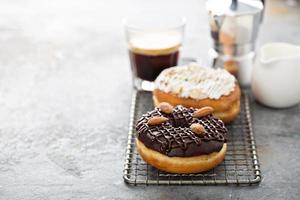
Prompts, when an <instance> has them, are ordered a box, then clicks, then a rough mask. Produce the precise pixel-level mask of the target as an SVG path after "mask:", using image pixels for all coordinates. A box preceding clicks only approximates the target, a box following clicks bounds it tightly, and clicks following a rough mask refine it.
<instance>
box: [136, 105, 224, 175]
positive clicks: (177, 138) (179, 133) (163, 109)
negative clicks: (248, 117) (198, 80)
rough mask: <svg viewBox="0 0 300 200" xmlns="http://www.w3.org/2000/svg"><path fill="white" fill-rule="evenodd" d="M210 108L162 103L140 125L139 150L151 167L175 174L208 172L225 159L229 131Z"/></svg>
mask: <svg viewBox="0 0 300 200" xmlns="http://www.w3.org/2000/svg"><path fill="white" fill-rule="evenodd" d="M212 112H213V109H212V108H211V107H204V108H201V109H198V110H197V109H194V108H185V107H183V106H176V107H175V108H173V107H172V106H171V105H170V104H168V103H161V104H159V106H158V107H157V108H155V109H154V110H153V111H150V112H148V113H147V114H144V115H143V116H142V117H141V118H140V119H139V120H138V122H137V125H136V131H137V139H136V143H137V149H138V151H139V153H140V155H141V156H142V158H143V159H144V160H145V161H146V162H148V163H149V164H151V165H153V166H155V167H157V168H159V169H161V170H164V171H167V172H172V173H195V172H201V171H206V170H209V169H211V168H213V167H215V166H216V165H218V164H219V163H220V162H222V160H223V159H224V156H225V152H226V134H227V129H226V127H225V125H224V123H223V122H222V121H221V120H220V119H217V118H216V117H214V116H213V115H212V114H211V113H212Z"/></svg>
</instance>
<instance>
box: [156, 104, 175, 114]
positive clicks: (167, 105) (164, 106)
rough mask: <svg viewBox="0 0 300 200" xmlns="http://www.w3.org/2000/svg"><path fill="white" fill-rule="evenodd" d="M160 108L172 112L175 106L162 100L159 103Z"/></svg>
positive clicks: (164, 111) (168, 112)
mask: <svg viewBox="0 0 300 200" xmlns="http://www.w3.org/2000/svg"><path fill="white" fill-rule="evenodd" d="M158 108H159V109H160V110H161V112H163V113H167V114H170V113H172V112H173V108H174V107H173V106H172V105H171V104H169V103H167V102H161V103H160V104H158Z"/></svg>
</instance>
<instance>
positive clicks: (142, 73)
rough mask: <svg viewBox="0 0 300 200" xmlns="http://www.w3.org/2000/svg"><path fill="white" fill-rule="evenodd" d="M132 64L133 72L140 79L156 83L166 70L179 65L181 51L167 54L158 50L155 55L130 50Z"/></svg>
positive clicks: (177, 50)
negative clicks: (161, 73) (157, 78)
mask: <svg viewBox="0 0 300 200" xmlns="http://www.w3.org/2000/svg"><path fill="white" fill-rule="evenodd" d="M129 56H130V62H131V67H132V70H133V72H134V73H135V74H136V76H137V77H138V78H140V79H143V80H147V81H154V80H155V79H156V77H157V76H158V75H159V74H160V72H161V71H163V70H164V69H166V68H169V67H173V66H176V65H177V62H178V56H179V49H178V48H175V49H173V51H170V52H165V51H161V53H160V51H159V50H157V51H156V53H155V55H152V54H151V53H149V52H147V51H146V50H144V51H136V50H132V49H130V50H129Z"/></svg>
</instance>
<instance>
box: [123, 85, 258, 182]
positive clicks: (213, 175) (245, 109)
mask: <svg viewBox="0 0 300 200" xmlns="http://www.w3.org/2000/svg"><path fill="white" fill-rule="evenodd" d="M152 109H153V103H152V94H151V93H150V92H145V91H134V93H133V97H132V106H131V116H130V124H129V134H128V143H127V148H126V153H125V154H126V155H125V165H124V171H123V178H124V181H125V182H126V183H128V184H130V185H219V184H239V185H242V184H247V185H251V184H257V183H259V182H260V180H261V171H260V166H259V162H258V156H257V152H256V145H255V139H254V134H253V129H252V122H251V113H250V106H249V97H248V94H247V93H246V92H243V93H242V98H241V111H240V114H239V116H238V118H237V119H235V121H234V122H233V123H231V124H230V125H228V126H227V128H228V132H229V134H228V142H227V153H226V156H225V159H224V161H223V162H222V163H221V164H220V165H218V166H217V167H215V168H214V169H212V170H210V171H207V172H203V173H196V174H171V173H166V172H163V171H160V170H158V169H156V168H154V167H152V166H151V165H148V164H147V163H146V162H144V161H143V160H142V158H141V157H140V156H139V154H138V152H137V150H136V146H135V134H136V133H135V124H136V121H137V120H138V119H139V118H140V117H141V116H142V114H144V113H146V112H147V111H149V110H152Z"/></svg>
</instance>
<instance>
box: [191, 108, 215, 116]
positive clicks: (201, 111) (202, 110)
mask: <svg viewBox="0 0 300 200" xmlns="http://www.w3.org/2000/svg"><path fill="white" fill-rule="evenodd" d="M213 112H214V109H213V108H212V107H209V106H205V107H202V108H200V109H198V110H196V111H195V112H194V113H193V117H195V118H200V117H204V116H206V115H209V114H211V113H213Z"/></svg>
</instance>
